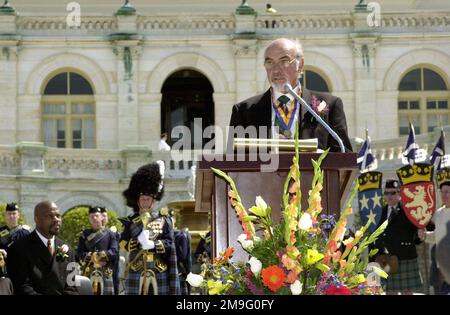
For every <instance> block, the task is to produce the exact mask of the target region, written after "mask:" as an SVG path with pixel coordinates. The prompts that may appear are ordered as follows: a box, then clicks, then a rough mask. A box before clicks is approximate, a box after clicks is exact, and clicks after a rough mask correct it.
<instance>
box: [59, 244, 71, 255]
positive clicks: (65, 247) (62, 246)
mask: <svg viewBox="0 0 450 315" xmlns="http://www.w3.org/2000/svg"><path fill="white" fill-rule="evenodd" d="M68 251H69V246H67V245H66V244H63V245H61V253H63V254H66V253H67V252H68Z"/></svg>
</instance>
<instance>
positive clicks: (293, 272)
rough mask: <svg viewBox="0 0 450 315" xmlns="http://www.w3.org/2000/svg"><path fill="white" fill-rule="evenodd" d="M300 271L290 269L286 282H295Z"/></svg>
mask: <svg viewBox="0 0 450 315" xmlns="http://www.w3.org/2000/svg"><path fill="white" fill-rule="evenodd" d="M298 274H299V273H298V272H297V270H291V271H289V273H288V275H287V277H286V282H287V283H289V284H292V283H294V282H295V280H298Z"/></svg>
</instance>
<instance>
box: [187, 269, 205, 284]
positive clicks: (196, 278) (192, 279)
mask: <svg viewBox="0 0 450 315" xmlns="http://www.w3.org/2000/svg"><path fill="white" fill-rule="evenodd" d="M186 281H187V282H188V283H189V284H190V285H191V286H193V287H195V288H198V287H199V286H200V285H201V284H202V282H203V277H202V276H200V275H196V274H195V273H192V272H190V273H189V274H188V275H187V277H186Z"/></svg>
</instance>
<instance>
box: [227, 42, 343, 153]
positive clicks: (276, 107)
mask: <svg viewBox="0 0 450 315" xmlns="http://www.w3.org/2000/svg"><path fill="white" fill-rule="evenodd" d="M303 66H304V58H303V51H302V47H301V45H300V43H298V42H296V41H292V40H289V39H286V38H280V39H277V40H275V41H273V42H272V43H271V44H270V45H269V46H268V47H267V48H266V50H265V53H264V67H265V68H266V72H267V78H268V80H269V83H270V85H271V87H270V88H269V89H268V90H267V91H266V92H265V93H263V94H260V95H256V96H253V97H251V98H249V99H247V100H244V101H242V102H240V103H238V104H236V105H234V107H233V111H232V114H231V120H230V127H231V129H230V137H229V140H228V141H232V139H233V138H244V137H245V136H244V135H242V134H239V128H236V127H239V126H241V127H243V128H248V127H251V126H254V127H255V128H256V137H258V138H262V139H268V138H272V139H294V137H295V128H296V127H295V126H296V124H297V122H299V131H300V134H299V138H300V139H312V138H317V139H318V148H319V149H323V150H325V149H327V148H330V151H340V147H339V144H338V142H337V141H336V140H335V139H334V138H333V137H332V136H331V135H330V134H329V133H328V131H327V130H326V129H325V128H324V127H323V126H322V125H321V124H320V123H319V122H318V121H317V120H316V118H314V117H313V116H312V115H311V113H309V112H307V111H306V109H305V108H303V106H301V104H300V103H298V101H297V100H296V99H295V98H294V97H293V96H292V95H291V94H289V93H287V92H286V91H285V84H286V83H289V84H290V85H291V86H292V87H293V90H294V91H295V92H296V93H297V94H298V95H300V96H301V97H302V98H303V99H304V100H305V101H306V102H307V103H308V104H310V105H311V107H312V109H313V110H314V111H315V112H316V113H317V114H318V115H319V116H321V118H322V119H323V120H324V121H325V122H327V123H328V124H329V125H330V127H331V128H332V129H333V130H334V131H335V132H336V133H337V135H338V136H339V137H340V138H341V139H342V141H343V144H344V146H345V149H346V151H351V150H352V146H351V144H350V140H349V138H348V134H347V122H346V119H345V113H344V109H343V104H342V100H341V99H340V98H339V97H335V96H333V95H331V94H329V93H324V92H315V91H310V90H308V89H306V88H305V87H303V86H302V85H301V83H300V81H299V77H300V75H301V74H302V72H303ZM233 127H234V128H233ZM276 127H278V128H276ZM247 137H248V135H247ZM250 137H252V135H250ZM229 143H230V142H229Z"/></svg>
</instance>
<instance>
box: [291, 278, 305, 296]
mask: <svg viewBox="0 0 450 315" xmlns="http://www.w3.org/2000/svg"><path fill="white" fill-rule="evenodd" d="M302 290H303V284H302V283H301V282H300V281H298V280H295V282H294V283H293V284H291V292H292V295H300V294H301V293H302Z"/></svg>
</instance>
